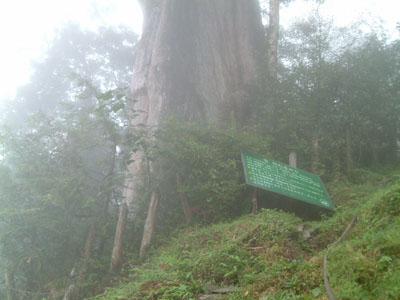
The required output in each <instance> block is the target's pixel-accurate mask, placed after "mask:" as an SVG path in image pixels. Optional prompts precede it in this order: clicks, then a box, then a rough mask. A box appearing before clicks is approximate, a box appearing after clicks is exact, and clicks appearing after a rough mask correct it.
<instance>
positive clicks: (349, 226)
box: [324, 211, 360, 300]
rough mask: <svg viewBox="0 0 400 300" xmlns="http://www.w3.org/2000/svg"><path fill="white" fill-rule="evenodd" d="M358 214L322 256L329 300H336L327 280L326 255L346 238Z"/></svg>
mask: <svg viewBox="0 0 400 300" xmlns="http://www.w3.org/2000/svg"><path fill="white" fill-rule="evenodd" d="M359 213H360V211H358V212H357V213H356V214H355V215H354V217H353V219H352V220H351V222H350V224H349V225H348V226H347V228H346V230H345V231H344V232H343V233H342V235H341V236H340V238H339V239H338V240H337V241H336V242H335V243H334V244H332V245H331V246H330V247H329V248H328V250H326V253H325V256H324V283H325V290H326V293H327V294H328V297H329V300H336V298H335V295H334V294H333V291H332V289H331V286H330V285H329V280H328V255H329V252H330V251H331V249H332V248H333V247H335V246H336V245H337V244H339V243H340V242H341V241H342V240H343V239H344V238H345V237H346V235H347V234H348V233H349V231H350V229H351V228H353V226H354V224H355V223H356V221H357V217H358V214H359Z"/></svg>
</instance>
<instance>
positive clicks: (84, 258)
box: [72, 223, 96, 299]
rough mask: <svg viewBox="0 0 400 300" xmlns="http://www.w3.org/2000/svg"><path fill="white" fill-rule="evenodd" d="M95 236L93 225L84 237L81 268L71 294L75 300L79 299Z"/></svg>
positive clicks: (94, 226)
mask: <svg viewBox="0 0 400 300" xmlns="http://www.w3.org/2000/svg"><path fill="white" fill-rule="evenodd" d="M95 236H96V225H95V224H94V223H93V224H91V225H90V228H89V230H88V233H87V236H86V241H85V248H84V250H83V255H82V266H81V268H80V270H79V274H78V279H77V281H76V285H75V288H74V291H73V293H72V294H73V297H75V298H76V299H78V298H79V293H80V289H81V286H82V283H83V281H84V279H85V273H86V271H87V267H88V262H89V259H90V256H91V253H92V246H93V241H94V238H95Z"/></svg>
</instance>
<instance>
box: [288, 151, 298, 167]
mask: <svg viewBox="0 0 400 300" xmlns="http://www.w3.org/2000/svg"><path fill="white" fill-rule="evenodd" d="M289 166H291V167H292V168H297V154H296V152H294V151H292V152H290V154H289Z"/></svg>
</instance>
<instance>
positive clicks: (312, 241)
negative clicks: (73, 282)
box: [93, 172, 400, 300]
mask: <svg viewBox="0 0 400 300" xmlns="http://www.w3.org/2000/svg"><path fill="white" fill-rule="evenodd" d="M358 177H359V180H360V181H362V183H359V184H356V185H354V184H346V183H343V182H336V183H332V184H330V186H328V189H329V191H330V193H331V196H332V198H333V199H334V202H335V203H336V205H337V209H336V212H335V214H333V216H330V217H324V218H323V219H322V220H321V221H313V222H303V221H302V220H301V219H300V218H298V217H296V216H294V215H292V214H288V213H284V212H280V211H275V210H265V209H264V210H261V211H260V212H259V213H258V214H257V215H247V216H243V217H242V218H240V219H238V220H235V221H232V222H229V223H222V224H217V225H212V226H209V227H206V228H201V229H196V228H187V229H186V230H184V231H183V230H182V231H181V232H180V233H178V234H177V235H176V237H174V238H172V239H169V240H168V241H167V240H165V241H164V242H163V243H162V244H163V245H164V246H162V247H159V248H158V249H154V250H153V251H152V253H151V254H150V255H149V258H148V259H147V261H146V262H144V263H141V264H138V265H136V263H135V261H132V262H131V263H130V264H127V265H126V266H127V267H126V270H125V273H126V274H127V276H126V277H124V279H121V281H120V282H119V283H118V285H117V286H116V287H113V288H109V289H107V291H106V292H105V293H104V294H103V295H99V296H97V297H95V298H93V299H102V300H111V299H112V300H114V299H159V300H161V299H163V300H167V299H177V300H178V299H231V300H233V299H237V300H247V299H249V300H250V299H262V300H276V299H328V298H327V296H326V293H325V288H324V283H323V267H322V265H323V256H324V254H325V252H326V249H327V247H328V246H329V245H331V244H332V243H333V242H335V241H336V240H337V239H338V237H339V236H340V235H341V233H342V232H343V231H344V229H345V228H346V227H347V225H348V223H349V222H350V221H351V219H352V217H353V215H354V214H355V213H356V211H358V210H359V211H360V214H359V218H358V222H357V223H356V224H355V227H354V228H353V229H352V230H351V232H350V233H349V235H348V236H347V237H346V239H345V240H344V241H343V242H342V243H340V244H338V245H337V246H336V247H335V248H334V249H332V251H331V252H330V256H329V259H328V271H329V280H330V284H331V287H332V289H333V291H334V293H335V295H336V297H337V298H339V299H352V300H353V299H376V300H378V299H382V300H383V299H400V230H399V229H400V172H398V173H397V174H396V173H395V174H391V175H388V176H381V175H377V174H372V173H367V172H361V173H360V174H359V176H358ZM301 229H303V231H302V232H301V231H299V230H301ZM304 229H305V230H304ZM308 229H310V230H308ZM308 233H310V235H311V236H310V237H307V235H308Z"/></svg>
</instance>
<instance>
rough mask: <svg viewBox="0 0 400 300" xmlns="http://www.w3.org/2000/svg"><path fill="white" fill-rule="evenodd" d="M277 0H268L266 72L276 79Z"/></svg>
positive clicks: (277, 40) (277, 41)
mask: <svg viewBox="0 0 400 300" xmlns="http://www.w3.org/2000/svg"><path fill="white" fill-rule="evenodd" d="M278 43H279V0H269V26H268V48H267V50H268V52H267V59H268V73H269V74H270V77H271V79H274V80H276V76H277V73H278Z"/></svg>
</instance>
